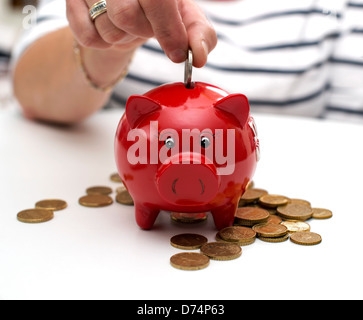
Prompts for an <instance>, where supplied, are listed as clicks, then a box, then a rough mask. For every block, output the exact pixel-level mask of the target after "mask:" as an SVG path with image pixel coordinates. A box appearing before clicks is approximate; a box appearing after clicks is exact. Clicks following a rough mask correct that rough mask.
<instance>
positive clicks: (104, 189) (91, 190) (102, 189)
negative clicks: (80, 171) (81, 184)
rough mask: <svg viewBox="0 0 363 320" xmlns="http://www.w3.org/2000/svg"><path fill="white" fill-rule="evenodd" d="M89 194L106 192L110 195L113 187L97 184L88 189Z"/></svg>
mask: <svg viewBox="0 0 363 320" xmlns="http://www.w3.org/2000/svg"><path fill="white" fill-rule="evenodd" d="M86 193H87V194H90V195H91V194H105V195H109V194H111V193H112V189H111V188H110V187H104V186H96V187H90V188H88V189H87V190H86Z"/></svg>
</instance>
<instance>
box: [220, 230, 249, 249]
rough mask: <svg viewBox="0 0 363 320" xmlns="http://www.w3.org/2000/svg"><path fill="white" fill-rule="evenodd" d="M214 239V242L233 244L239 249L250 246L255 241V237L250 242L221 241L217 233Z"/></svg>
mask: <svg viewBox="0 0 363 320" xmlns="http://www.w3.org/2000/svg"><path fill="white" fill-rule="evenodd" d="M215 239H216V241H218V242H226V243H234V244H237V245H239V246H241V247H244V246H249V245H250V244H252V243H255V240H256V237H254V238H251V239H250V240H242V241H227V240H223V239H222V238H221V237H220V235H219V232H217V234H216V236H215Z"/></svg>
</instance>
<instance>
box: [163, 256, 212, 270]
mask: <svg viewBox="0 0 363 320" xmlns="http://www.w3.org/2000/svg"><path fill="white" fill-rule="evenodd" d="M170 264H171V265H172V266H173V267H174V268H177V269H181V270H200V269H204V268H206V267H208V265H209V258H208V257H207V256H206V255H204V254H201V253H198V252H181V253H177V254H175V255H173V256H172V257H171V258H170Z"/></svg>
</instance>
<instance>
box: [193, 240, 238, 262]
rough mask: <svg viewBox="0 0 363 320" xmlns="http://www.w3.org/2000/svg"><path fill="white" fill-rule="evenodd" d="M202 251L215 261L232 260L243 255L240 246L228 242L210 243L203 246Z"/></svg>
mask: <svg viewBox="0 0 363 320" xmlns="http://www.w3.org/2000/svg"><path fill="white" fill-rule="evenodd" d="M200 251H201V253H203V254H205V255H206V256H208V257H209V258H211V259H213V260H232V259H236V258H238V257H240V256H241V254H242V249H241V247H240V246H239V245H237V244H235V243H226V242H208V243H206V244H204V245H202V246H201V248H200Z"/></svg>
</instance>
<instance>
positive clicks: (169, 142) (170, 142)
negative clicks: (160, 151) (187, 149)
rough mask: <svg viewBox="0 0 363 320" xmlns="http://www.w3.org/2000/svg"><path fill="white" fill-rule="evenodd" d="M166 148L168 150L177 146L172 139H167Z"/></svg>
mask: <svg viewBox="0 0 363 320" xmlns="http://www.w3.org/2000/svg"><path fill="white" fill-rule="evenodd" d="M165 146H166V147H167V148H168V149H171V148H173V147H174V146H175V141H174V139H173V138H172V137H167V138H166V139H165Z"/></svg>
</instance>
